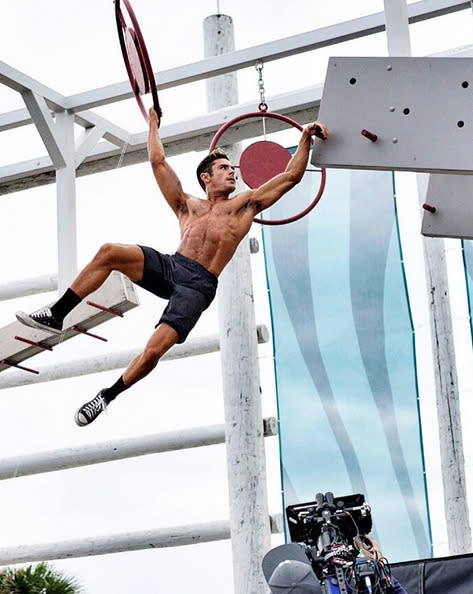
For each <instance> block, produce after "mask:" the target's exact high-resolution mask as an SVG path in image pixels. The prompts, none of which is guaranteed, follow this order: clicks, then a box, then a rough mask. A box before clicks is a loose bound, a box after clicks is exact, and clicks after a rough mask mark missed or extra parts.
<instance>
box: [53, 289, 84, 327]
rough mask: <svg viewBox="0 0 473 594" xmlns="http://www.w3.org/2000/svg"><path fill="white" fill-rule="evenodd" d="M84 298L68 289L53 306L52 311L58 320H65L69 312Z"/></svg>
mask: <svg viewBox="0 0 473 594" xmlns="http://www.w3.org/2000/svg"><path fill="white" fill-rule="evenodd" d="M81 301H82V299H81V298H80V297H79V295H77V293H74V291H72V289H67V291H66V292H65V293H64V295H63V296H62V297H61V298H60V299H59V300H58V301H56V303H55V304H54V305H52V306H51V313H52V314H53V316H54V317H55V318H56V320H57V321H58V322H63V321H64V318H65V317H66V316H67V314H68V313H69V312H70V311H72V310H73V309H74V307H75V306H76V305H79V303H80V302H81Z"/></svg>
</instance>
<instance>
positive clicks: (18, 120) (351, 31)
mask: <svg viewBox="0 0 473 594" xmlns="http://www.w3.org/2000/svg"><path fill="white" fill-rule="evenodd" d="M470 7H471V4H470V2H458V1H454V0H422V1H421V2H415V3H413V4H409V5H408V15H409V22H411V23H414V22H419V21H423V20H427V19H431V18H435V17H439V16H442V15H445V14H449V13H452V12H457V11H459V10H465V9H467V8H470ZM384 29H385V15H384V12H378V13H375V14H371V15H368V16H365V17H360V18H357V19H353V20H350V21H345V22H343V23H339V24H336V25H331V26H329V27H323V28H321V29H316V30H313V31H308V32H306V33H301V34H299V35H293V36H290V37H286V38H283V39H279V40H276V41H271V42H268V43H263V44H260V45H257V46H253V47H251V48H246V49H243V50H237V51H234V52H230V53H228V54H223V55H220V56H215V57H212V58H207V59H205V60H200V61H198V62H194V63H191V64H186V65H184V66H179V67H177V68H172V69H169V70H165V71H163V72H160V73H156V77H157V79H158V84H159V88H160V89H165V88H170V87H174V86H178V85H182V84H186V83H189V82H193V81H196V80H202V79H205V78H209V77H212V76H217V75H219V74H224V73H226V72H230V71H235V70H238V69H241V68H245V67H248V66H252V65H254V64H255V63H256V62H257V61H258V60H264V61H266V62H269V61H273V60H278V59H281V58H284V57H287V56H291V55H295V54H299V53H304V52H307V51H311V50H314V49H317V48H320V47H327V46H329V45H334V44H337V43H340V42H342V41H347V40H350V39H356V38H359V37H364V36H366V35H371V34H373V33H379V32H381V31H383V30H384ZM1 82H3V83H4V84H7V85H8V86H10V87H11V88H14V89H15V90H17V91H19V92H23V91H24V90H26V89H31V90H34V91H35V92H37V93H40V94H43V96H44V97H45V99H46V100H47V102H48V104H50V105H55V104H56V105H57V106H58V107H60V108H65V107H67V108H69V109H72V110H73V111H76V112H77V111H83V110H85V109H90V108H92V107H97V106H99V105H107V104H110V103H114V102H115V101H122V100H125V99H130V98H131V97H132V96H133V95H132V92H131V89H130V84H129V82H128V81H124V82H120V83H116V84H113V85H108V86H105V87H101V88H97V89H93V90H90V91H85V92H83V93H78V94H75V95H71V96H69V97H64V96H62V95H60V94H58V93H56V92H55V91H53V90H52V89H49V88H48V87H45V86H44V85H42V84H41V83H39V82H38V81H35V80H34V79H31V78H29V77H27V76H25V75H23V74H22V73H21V72H19V71H17V70H14V69H13V68H11V67H9V66H8V65H7V64H5V63H4V62H0V83H1ZM26 114H27V112H26V111H23V110H18V111H14V112H10V113H8V114H3V115H0V131H2V130H7V129H10V128H14V127H16V126H23V125H25V124H29V123H31V118H29V117H25V116H26Z"/></svg>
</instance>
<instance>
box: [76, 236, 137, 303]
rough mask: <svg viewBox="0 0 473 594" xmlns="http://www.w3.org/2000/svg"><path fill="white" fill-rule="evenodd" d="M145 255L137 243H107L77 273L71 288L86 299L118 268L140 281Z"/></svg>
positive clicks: (131, 278) (133, 279) (132, 279)
mask: <svg viewBox="0 0 473 594" xmlns="http://www.w3.org/2000/svg"><path fill="white" fill-rule="evenodd" d="M143 268H144V255H143V250H142V249H141V248H140V247H139V246H137V245H124V244H120V243H105V244H104V245H103V246H102V247H101V248H100V249H99V251H98V252H97V254H96V255H95V256H94V258H93V259H92V260H91V261H90V262H89V264H87V266H86V267H85V268H84V269H83V270H82V271H81V272H80V273H79V274H78V275H77V277H76V278H75V280H74V281H73V283H72V284H71V290H72V291H74V293H76V295H78V296H79V297H80V298H81V299H84V298H85V297H87V295H89V294H90V293H92V292H93V291H95V290H96V289H98V288H99V287H101V286H102V285H103V283H104V282H105V281H106V280H107V278H108V275H109V274H110V273H111V272H112V270H118V271H119V272H122V273H123V274H124V275H126V276H127V277H128V278H129V279H130V280H131V281H133V282H136V281H140V280H141V278H142V276H143Z"/></svg>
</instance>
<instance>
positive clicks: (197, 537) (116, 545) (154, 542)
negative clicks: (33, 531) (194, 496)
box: [0, 514, 282, 566]
mask: <svg viewBox="0 0 473 594" xmlns="http://www.w3.org/2000/svg"><path fill="white" fill-rule="evenodd" d="M268 521H269V523H270V526H271V531H272V533H273V534H275V533H276V534H278V533H280V532H281V525H282V522H281V514H276V515H275V516H271V517H269V518H268ZM229 538H230V522H229V521H228V520H220V521H215V522H207V523H202V524H188V525H187V526H174V527H172V528H161V529H154V530H140V531H138V532H127V533H124V534H112V535H109V536H91V537H89V538H82V539H76V540H66V541H62V542H56V543H46V544H38V545H31V546H25V545H24V544H23V545H18V546H10V547H5V548H1V549H0V565H2V566H3V565H15V564H17V563H31V562H35V561H50V560H57V559H72V558H75V557H91V556H95V555H109V554H110V553H122V552H127V551H141V550H149V549H162V548H167V547H182V546H185V545H194V544H199V543H203V542H213V541H217V540H228V539H229Z"/></svg>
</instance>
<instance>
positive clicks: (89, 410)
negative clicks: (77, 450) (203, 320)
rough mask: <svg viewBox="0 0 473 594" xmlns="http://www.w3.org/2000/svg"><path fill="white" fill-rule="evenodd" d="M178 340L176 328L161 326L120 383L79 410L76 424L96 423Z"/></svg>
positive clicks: (101, 392) (103, 391) (99, 394)
mask: <svg viewBox="0 0 473 594" xmlns="http://www.w3.org/2000/svg"><path fill="white" fill-rule="evenodd" d="M178 339H179V335H178V333H177V332H176V331H175V330H174V328H172V327H171V326H169V325H168V324H165V323H163V324H160V325H159V326H158V327H157V328H156V330H155V331H154V333H153V334H152V335H151V338H150V339H149V340H148V342H147V344H146V346H145V348H144V351H143V352H142V353H141V354H140V355H138V356H137V357H135V358H134V359H133V361H132V362H131V363H130V364H129V365H128V367H127V369H126V371H125V373H124V374H123V375H122V376H121V377H120V378H119V379H118V381H117V382H115V384H114V385H113V386H111V387H110V388H105V389H103V390H100V392H99V393H98V394H97V396H95V398H93V399H92V400H90V401H89V402H86V403H85V404H84V405H83V406H81V407H80V408H79V410H78V411H77V412H76V415H75V421H76V423H77V424H78V425H79V426H81V427H83V426H85V425H89V424H90V423H92V421H95V419H96V418H97V417H98V416H99V414H100V413H101V412H102V411H103V410H105V408H106V406H107V405H108V404H110V402H111V401H112V400H114V399H115V398H116V397H117V396H118V395H119V394H121V393H122V392H124V391H125V390H127V389H128V388H129V387H130V386H132V385H133V384H135V383H136V382H138V381H139V380H141V379H143V378H144V377H146V376H147V375H148V374H149V373H150V372H151V371H152V370H153V369H154V368H155V367H156V365H157V364H158V361H159V359H160V358H161V357H162V356H163V355H164V353H166V352H167V351H168V350H169V349H170V348H171V347H172V346H174V345H175V344H176V343H177V341H178Z"/></svg>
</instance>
